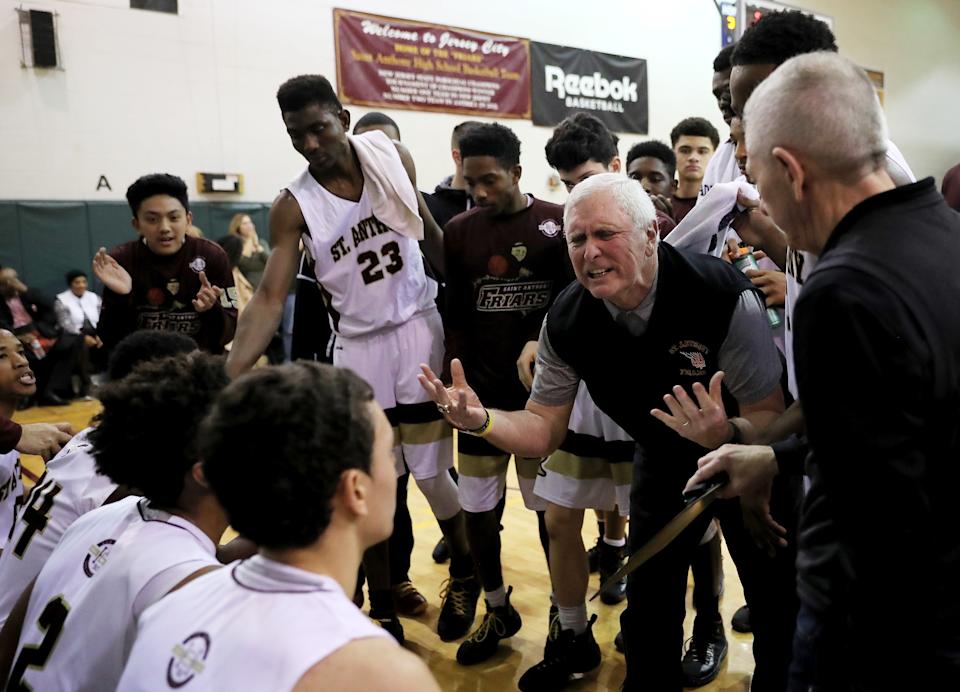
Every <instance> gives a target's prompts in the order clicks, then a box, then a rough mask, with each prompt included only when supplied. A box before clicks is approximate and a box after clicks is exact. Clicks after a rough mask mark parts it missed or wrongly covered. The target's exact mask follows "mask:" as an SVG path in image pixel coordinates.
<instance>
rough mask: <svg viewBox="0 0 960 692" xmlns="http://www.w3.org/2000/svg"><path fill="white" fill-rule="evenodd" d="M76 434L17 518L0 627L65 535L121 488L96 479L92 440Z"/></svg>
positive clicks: (2, 566)
mask: <svg viewBox="0 0 960 692" xmlns="http://www.w3.org/2000/svg"><path fill="white" fill-rule="evenodd" d="M91 430H93V428H87V429H86V430H81V431H80V432H79V433H77V434H76V435H75V436H74V438H73V439H72V440H70V442H69V443H67V446H66V447H64V448H63V449H61V450H60V453H59V454H57V456H55V457H54V458H53V459H51V460H50V461H48V462H47V470H46V472H44V474H43V477H41V478H40V480H39V481H37V484H36V485H35V486H34V487H33V489H32V490H31V491H30V493H29V494H28V495H27V496H26V500H25V501H24V503H23V507H21V508H20V512H19V513H18V514H17V519H16V523H15V524H14V527H13V533H12V534H10V541H9V544H8V549H7V550H4V551H3V555H2V556H0V584H2V585H3V588H0V626H2V625H3V623H4V622H6V619H7V617H8V616H9V615H10V611H11V609H12V608H13V605H14V604H15V603H16V602H17V598H19V596H20V592H21V591H23V589H24V588H25V587H26V586H27V584H29V583H30V582H31V581H33V578H34V577H35V576H37V575H38V574H39V573H40V569H41V568H42V567H43V565H44V563H45V562H46V561H47V558H49V557H50V553H52V552H53V549H54V548H55V547H56V546H57V543H59V542H60V538H61V537H62V536H63V532H64V531H66V530H67V528H68V527H69V526H70V525H71V524H73V522H75V521H76V520H77V519H78V518H80V517H81V516H83V515H84V514H86V513H87V512H89V511H91V510H93V509H96V508H97V507H99V506H100V505H102V504H103V503H104V501H105V500H106V499H107V498H108V497H110V495H111V493H113V491H114V490H116V488H117V484H116V483H114V482H113V481H111V480H110V479H109V478H107V477H106V476H102V475H100V474H99V473H97V469H96V466H95V464H94V460H93V457H92V456H91V455H90V448H91V444H90V442H89V441H88V440H87V435H88V434H89V433H90V431H91Z"/></svg>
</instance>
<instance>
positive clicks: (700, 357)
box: [669, 339, 710, 377]
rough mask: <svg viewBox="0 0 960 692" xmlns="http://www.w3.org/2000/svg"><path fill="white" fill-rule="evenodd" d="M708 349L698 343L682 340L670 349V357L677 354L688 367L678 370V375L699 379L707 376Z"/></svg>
mask: <svg viewBox="0 0 960 692" xmlns="http://www.w3.org/2000/svg"><path fill="white" fill-rule="evenodd" d="M709 352H710V349H709V348H707V347H706V346H704V345H703V344H701V343H700V342H699V341H691V340H689V339H684V340H683V341H680V342H678V343H676V344H674V345H673V346H671V347H670V349H669V353H670V355H674V354H678V355H681V356H683V357H684V359H686V361H687V363H689V364H690V367H689V368H687V367H680V368H678V371H679V374H681V375H687V376H689V377H701V376H703V375H706V374H707V354H708V353H709Z"/></svg>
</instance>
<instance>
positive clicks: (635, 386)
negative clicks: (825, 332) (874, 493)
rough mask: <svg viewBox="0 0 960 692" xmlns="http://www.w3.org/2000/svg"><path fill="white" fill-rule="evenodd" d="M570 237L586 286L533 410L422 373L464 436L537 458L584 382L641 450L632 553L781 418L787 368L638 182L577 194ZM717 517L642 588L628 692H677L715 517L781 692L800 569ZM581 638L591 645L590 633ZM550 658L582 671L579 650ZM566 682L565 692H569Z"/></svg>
mask: <svg viewBox="0 0 960 692" xmlns="http://www.w3.org/2000/svg"><path fill="white" fill-rule="evenodd" d="M564 228H565V229H566V236H567V249H568V252H569V254H570V259H571V262H572V264H573V267H574V270H575V272H576V276H577V281H576V282H574V283H572V284H571V285H570V286H568V287H567V288H566V289H565V290H564V291H563V293H561V294H560V296H559V297H558V298H557V300H556V302H555V303H554V305H553V307H552V308H551V309H550V311H549V313H548V315H547V318H546V319H545V321H544V325H543V328H542V330H541V332H540V345H539V351H538V355H537V367H536V377H535V379H534V384H533V389H532V391H531V393H530V399H529V401H528V402H527V405H526V408H525V409H524V410H522V411H509V412H507V411H494V410H488V409H487V408H485V407H484V406H483V404H482V403H481V402H480V400H479V399H478V398H477V396H476V394H475V393H474V392H473V391H472V390H471V389H470V387H469V385H468V384H467V382H466V380H465V378H464V375H463V368H462V367H461V366H460V364H459V363H458V362H457V361H454V362H453V363H452V365H451V374H452V378H453V386H451V387H449V388H445V387H444V385H443V384H442V383H441V381H440V380H439V379H438V378H437V377H436V375H435V374H434V373H433V372H432V371H430V369H429V368H427V367H426V366H424V367H423V374H422V375H421V378H420V381H421V384H422V385H423V387H424V388H425V389H426V390H427V392H428V393H429V394H430V396H431V397H432V399H433V400H434V401H435V402H436V404H437V406H438V407H439V408H440V410H441V411H442V412H444V415H445V416H446V418H447V419H448V420H449V421H450V422H451V423H452V424H453V425H455V426H457V427H458V428H459V429H460V430H462V431H464V432H466V433H469V434H474V435H481V436H483V437H485V438H486V439H487V440H488V441H489V442H491V443H493V444H494V445H496V446H497V447H499V448H501V449H504V450H506V451H509V452H513V453H515V454H519V455H522V456H530V457H538V456H546V455H548V454H550V453H551V452H552V451H553V450H555V449H556V448H557V447H558V445H559V444H560V442H561V441H562V440H563V436H564V434H565V433H566V429H567V422H568V419H569V417H570V411H571V408H572V406H573V401H574V399H575V398H576V394H577V387H578V385H579V382H580V381H581V380H583V381H584V382H586V384H587V387H588V388H589V390H590V394H591V395H592V396H593V398H594V400H595V401H596V403H597V405H598V406H599V407H600V409H601V410H603V411H604V412H605V413H606V414H607V415H609V416H610V417H611V418H612V419H613V420H614V421H615V422H616V423H617V424H618V425H620V426H621V427H622V428H623V429H624V430H626V431H627V432H628V433H629V434H630V435H631V437H633V438H634V439H635V440H637V441H638V445H639V451H638V456H637V461H636V462H635V467H636V468H635V470H634V476H633V478H634V480H633V488H632V493H631V507H630V516H631V524H632V526H631V531H630V540H631V543H632V548H633V549H636V548H637V547H639V546H641V545H643V544H644V543H645V542H646V541H647V540H648V539H649V538H650V537H652V536H653V535H654V534H655V533H656V532H657V531H659V530H660V529H661V528H663V526H664V525H665V524H666V523H667V522H668V521H669V520H670V518H671V517H673V516H674V515H675V514H676V513H677V512H679V511H680V510H681V509H682V508H683V506H684V504H683V499H682V490H683V487H684V483H685V482H686V480H687V478H689V476H690V475H691V474H692V473H693V471H694V470H695V469H696V463H697V460H698V459H699V458H700V457H701V456H703V455H704V454H705V453H706V452H707V451H708V450H711V449H715V448H717V447H719V446H721V445H722V444H724V443H727V442H730V441H738V440H744V441H749V440H751V439H752V438H753V436H754V435H755V434H756V433H757V432H758V431H759V430H761V429H763V428H764V427H765V426H766V425H768V424H769V423H770V422H771V421H772V420H774V419H775V418H776V417H777V416H778V415H779V413H780V412H782V410H783V396H782V393H781V390H780V386H779V380H780V372H781V366H780V361H779V359H778V356H777V352H776V347H775V346H774V345H773V340H772V339H771V337H770V327H769V324H768V323H767V322H766V314H765V311H764V309H763V306H762V303H761V301H760V300H759V298H758V296H757V294H756V292H755V291H754V290H753V287H752V286H751V284H750V283H749V282H748V281H746V280H745V279H744V277H743V276H742V275H741V274H740V273H739V272H737V271H736V270H735V269H734V268H733V267H731V266H730V265H729V264H726V263H725V262H723V261H721V260H718V259H716V258H713V257H708V256H704V255H693V254H685V253H684V252H682V251H679V250H676V249H674V248H671V247H669V246H668V245H666V244H664V243H660V242H659V236H658V233H657V230H656V224H655V212H654V208H653V204H652V203H651V201H650V198H649V197H648V196H647V195H646V193H645V192H644V191H643V189H642V188H641V187H640V186H639V185H637V184H636V182H635V181H632V180H630V179H628V178H625V177H623V176H620V175H616V174H600V175H595V176H593V177H591V178H589V179H588V180H585V181H584V182H582V183H580V184H579V185H577V187H576V188H575V189H574V190H573V192H572V193H571V195H570V197H569V198H568V199H567V203H566V206H565V209H564ZM688 392H689V393H688ZM664 403H666V406H664ZM661 408H666V409H667V410H666V411H664V410H661ZM725 410H726V411H729V412H730V413H731V415H733V416H735V417H732V418H728V417H727V414H726V413H725ZM711 509H712V510H713V511H708V512H707V513H705V514H704V515H701V516H700V517H699V518H698V519H697V520H695V521H694V522H693V523H692V524H691V525H690V526H689V527H688V528H687V529H686V530H685V531H684V532H683V533H682V534H681V535H680V536H679V537H678V538H677V539H676V540H675V541H674V542H673V543H671V544H670V545H669V546H667V547H666V548H665V549H664V550H663V551H662V552H661V553H659V554H658V555H656V556H655V557H653V558H652V559H651V560H650V561H649V562H648V563H646V564H644V565H643V566H641V567H640V568H639V569H638V570H637V571H636V572H634V573H633V574H632V575H631V577H630V582H629V585H628V599H629V600H628V607H627V610H626V611H625V612H624V615H623V616H622V618H621V624H622V627H623V633H624V641H625V644H626V657H627V681H626V684H625V687H624V689H627V690H658V691H660V690H676V691H679V690H680V686H681V675H680V664H679V659H678V657H677V651H678V650H679V648H680V646H681V644H682V637H683V616H684V596H685V593H686V584H687V570H688V567H689V565H690V558H691V555H692V554H693V552H694V550H695V549H696V547H697V544H698V543H699V541H700V538H701V537H702V536H703V532H704V530H705V529H706V526H707V523H708V522H709V521H710V519H711V516H713V515H716V516H718V517H719V518H720V520H721V523H722V526H723V531H724V536H725V537H726V539H727V543H728V545H729V547H730V551H731V554H732V555H733V557H734V560H735V561H736V562H737V566H738V570H739V572H740V576H741V580H742V581H743V585H744V590H745V591H746V593H747V600H748V601H749V602H750V605H751V618H752V619H753V620H754V628H755V629H754V632H755V644H754V654H755V658H756V662H757V665H756V670H757V673H756V678H755V679H757V680H767V681H768V684H766V687H764V689H783V687H784V686H785V683H786V671H787V666H788V662H789V652H790V646H791V641H792V633H793V622H792V621H791V620H790V619H787V620H786V622H785V623H784V619H783V618H780V617H773V616H771V614H772V613H774V612H776V611H778V610H781V611H782V610H783V609H788V608H789V607H790V603H791V602H792V600H793V599H794V598H795V597H794V592H795V589H794V584H793V579H792V575H793V571H792V564H791V563H792V560H790V559H789V558H787V559H786V560H784V559H783V557H782V555H778V556H777V557H774V558H769V557H767V556H766V555H765V554H764V553H763V552H761V551H760V550H759V549H757V548H756V547H755V546H754V545H753V542H752V541H751V539H750V538H749V537H748V536H747V534H746V531H745V529H744V526H743V520H742V514H741V512H740V508H739V504H738V503H737V502H729V501H726V502H721V503H714V505H713V507H712V508H711ZM783 562H786V564H785V565H784V564H782V563H783ZM754 609H756V613H757V616H756V617H755V616H754V615H753V613H754V612H755V611H754ZM581 636H592V635H590V629H589V628H588V629H587V631H586V632H585V633H584V635H581ZM585 648H586V647H585ZM553 655H558V656H559V655H563V656H568V657H571V658H575V657H576V656H577V655H578V647H577V642H576V641H574V642H573V643H571V644H570V645H569V647H568V650H565V651H556V650H554V651H553ZM556 682H557V685H556V686H555V687H554V689H555V688H558V687H559V686H561V685H562V684H563V683H564V682H565V681H556ZM755 685H756V683H755ZM755 689H761V687H755Z"/></svg>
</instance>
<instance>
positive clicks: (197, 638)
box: [167, 632, 210, 689]
mask: <svg viewBox="0 0 960 692" xmlns="http://www.w3.org/2000/svg"><path fill="white" fill-rule="evenodd" d="M209 653H210V635H209V634H207V633H206V632H194V633H193V634H191V635H190V636H189V637H187V638H186V639H184V640H183V641H182V642H181V643H180V644H176V645H174V647H173V656H171V657H170V662H169V663H168V664H167V685H169V686H170V687H172V688H173V689H176V688H178V687H183V686H184V685H186V684H187V683H188V682H190V681H191V680H193V678H194V676H197V675H199V674H200V673H202V672H203V669H204V668H205V667H206V664H205V663H204V661H206V660H207V654H209Z"/></svg>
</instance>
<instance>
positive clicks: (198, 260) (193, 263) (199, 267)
mask: <svg viewBox="0 0 960 692" xmlns="http://www.w3.org/2000/svg"><path fill="white" fill-rule="evenodd" d="M190 268H191V269H192V270H193V271H195V272H196V273H197V274H199V273H200V272H202V271H203V270H204V269H206V268H207V260H205V259H203V257H200V255H197V256H196V257H194V258H193V259H192V260H190Z"/></svg>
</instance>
